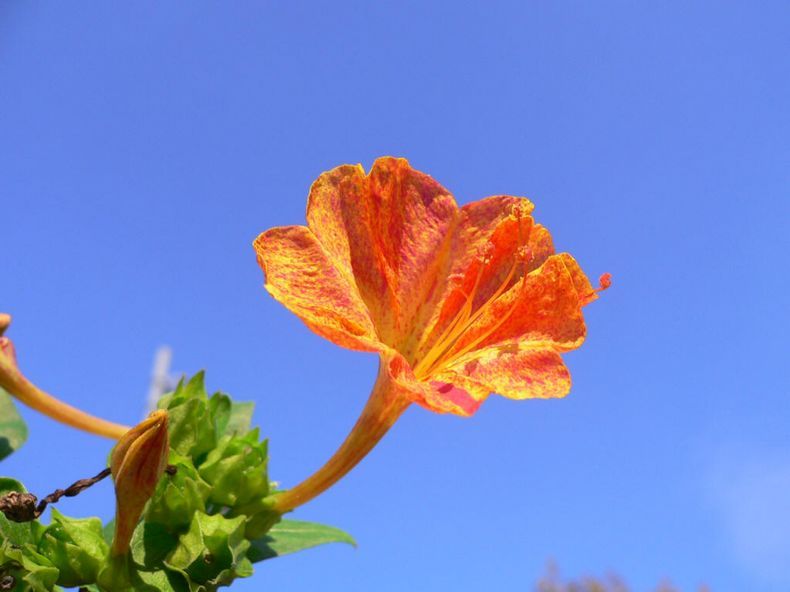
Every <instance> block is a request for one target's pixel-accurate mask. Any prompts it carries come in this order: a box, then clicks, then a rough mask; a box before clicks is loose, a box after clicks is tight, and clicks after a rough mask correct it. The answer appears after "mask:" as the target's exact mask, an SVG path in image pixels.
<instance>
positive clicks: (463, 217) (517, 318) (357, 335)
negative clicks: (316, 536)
mask: <svg viewBox="0 0 790 592" xmlns="http://www.w3.org/2000/svg"><path fill="white" fill-rule="evenodd" d="M532 210H533V205H532V203H531V202H530V201H529V200H527V199H526V198H522V197H512V196H506V195H498V196H493V197H488V198H485V199H482V200H480V201H476V202H473V203H470V204H468V205H465V206H463V207H460V208H459V207H458V206H457V204H456V202H455V200H454V199H453V196H452V195H451V194H450V193H449V192H448V191H447V190H446V189H444V188H443V187H442V186H441V185H440V184H439V183H437V182H436V181H434V180H433V179H432V178H431V177H429V176H428V175H426V174H424V173H421V172H419V171H416V170H414V169H412V168H411V167H410V166H409V164H408V162H407V161H406V160H404V159H396V158H381V159H379V160H377V161H376V162H375V164H374V165H373V168H372V170H371V171H370V174H368V175H366V174H365V172H364V170H363V169H362V167H361V166H341V167H338V168H336V169H333V170H331V171H329V172H327V173H324V174H323V175H321V176H320V177H319V178H318V180H317V181H316V182H315V183H314V184H313V186H312V188H311V190H310V196H309V200H308V205H307V226H285V227H277V228H272V229H270V230H268V231H266V232H264V233H263V234H261V235H260V236H258V238H257V239H256V240H255V242H254V247H255V250H256V252H257V256H258V261H259V263H260V265H261V267H262V268H263V271H264V274H265V276H266V288H267V290H268V291H269V292H270V293H271V294H272V296H274V297H275V298H276V299H277V300H279V301H280V302H282V303H283V304H284V305H285V306H286V307H288V308H289V309H290V310H291V311H293V312H294V313H295V314H297V315H298V316H299V317H300V318H301V319H302V320H303V321H304V322H305V323H306V324H307V326H308V327H310V328H311V329H312V330H313V331H315V332H316V333H318V334H319V335H321V336H323V337H325V338H327V339H329V340H330V341H333V342H334V343H336V344H338V345H341V346H343V347H347V348H350V349H355V350H362V351H373V352H377V353H378V354H379V355H380V359H381V366H380V371H379V378H378V381H377V385H376V387H374V390H373V394H372V395H371V397H370V400H369V402H368V406H367V408H366V410H365V411H364V412H363V415H362V417H361V418H360V421H359V422H358V424H357V426H356V427H355V428H354V430H352V433H351V435H350V436H349V440H350V441H351V442H350V443H349V440H347V441H346V444H347V445H348V446H346V444H344V446H343V447H341V450H339V451H338V454H336V455H335V457H333V459H332V460H330V463H329V464H332V462H333V460H337V459H336V457H337V456H338V455H340V459H339V461H338V462H339V463H340V464H339V465H338V466H336V467H334V468H333V469H332V470H333V471H335V474H333V475H332V476H331V477H330V476H328V475H327V474H324V475H323V479H324V480H327V479H328V480H329V481H332V479H334V477H335V476H336V473H338V472H339V473H343V472H345V471H347V470H349V469H350V467H351V466H353V465H354V464H356V462H358V460H359V458H361V456H364V454H365V453H366V452H367V450H365V448H367V449H368V450H369V448H370V447H372V445H373V444H375V441H377V440H378V439H379V438H380V437H381V436H382V435H383V433H384V432H386V430H387V429H388V428H389V427H390V426H391V425H392V423H394V421H395V419H397V417H398V415H399V414H400V413H401V412H402V411H403V409H405V407H406V406H408V404H409V403H412V402H415V403H418V404H419V405H421V406H423V407H425V408H427V409H430V410H432V411H436V412H440V413H453V414H457V415H463V416H469V415H471V414H473V413H474V412H475V411H476V410H477V409H478V407H479V406H480V404H481V403H482V402H483V401H484V400H485V398H486V397H487V396H488V395H489V394H490V393H499V394H500V395H503V396H505V397H508V398H512V399H526V398H549V397H562V396H564V395H566V394H567V393H568V392H569V390H570V384H571V381H570V374H569V372H568V369H567V368H566V367H565V365H564V364H563V361H562V358H561V355H560V354H562V353H563V352H567V351H569V350H572V349H575V348H577V347H579V346H580V345H581V343H582V342H583V341H584V337H585V324H584V318H583V316H582V307H583V306H584V305H586V304H588V303H590V302H591V301H592V300H594V299H595V298H596V297H597V292H598V290H600V288H599V289H594V288H593V287H592V285H591V284H590V282H589V280H588V279H587V277H586V276H585V274H584V273H583V272H582V271H581V269H580V268H579V266H578V264H577V263H576V261H575V260H574V259H573V257H571V256H570V255H569V254H567V253H560V254H555V253H554V247H553V244H552V240H551V235H550V234H549V232H548V231H547V230H546V229H545V228H544V227H543V226H541V225H539V224H537V223H535V221H534V220H533V218H532V216H531V213H532ZM608 284H609V277H608V275H606V276H602V278H601V287H606V286H608ZM357 440H359V441H357ZM371 441H372V444H371ZM344 449H345V450H344ZM360 455H361V456H360ZM357 457H359V458H357ZM340 461H342V462H340ZM347 465H350V466H347ZM328 472H331V471H329V470H327V471H324V473H328ZM319 473H320V471H319ZM320 476H321V475H319V477H320ZM341 476H342V474H341ZM314 477H315V476H314ZM338 478H339V477H338ZM330 484H331V483H330ZM325 485H326V484H325V483H323V482H322V483H321V484H319V483H317V482H316V483H312V484H310V487H312V489H311V491H310V493H309V494H308V492H307V491H299V489H300V488H301V485H300V486H297V488H295V489H296V490H297V491H296V493H294V490H291V492H286V493H284V494H282V496H281V498H280V499H282V498H285V501H282V502H279V505H280V507H281V508H287V506H291V507H293V506H294V503H295V504H296V505H298V504H299V503H303V502H304V501H306V499H309V497H311V496H313V495H314V494H315V491H316V490H317V489H320V488H321V487H324V486H325ZM326 486H328V485H326ZM302 494H304V495H302ZM300 496H301V497H300ZM297 498H298V499H297ZM287 509H290V508H287Z"/></svg>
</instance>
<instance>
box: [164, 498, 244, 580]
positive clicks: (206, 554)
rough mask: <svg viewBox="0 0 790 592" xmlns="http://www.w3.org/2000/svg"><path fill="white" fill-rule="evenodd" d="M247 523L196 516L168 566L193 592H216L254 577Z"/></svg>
mask: <svg viewBox="0 0 790 592" xmlns="http://www.w3.org/2000/svg"><path fill="white" fill-rule="evenodd" d="M244 522H245V519H244V517H243V516H239V517H238V518H225V517H224V516H222V515H221V514H216V515H214V516H209V515H208V514H204V513H197V514H195V517H194V519H193V520H192V524H191V525H190V527H189V532H187V533H185V534H183V535H182V536H181V537H180V539H179V541H178V545H177V546H176V548H175V549H174V550H173V552H172V553H171V554H170V557H168V559H167V561H166V563H165V565H167V567H169V568H170V569H173V570H176V571H179V572H181V573H182V574H183V575H184V576H185V577H186V578H187V581H188V583H189V589H190V591H191V592H200V591H203V590H214V589H216V588H217V587H218V586H222V585H228V584H230V583H231V582H232V581H233V580H234V579H235V578H237V577H248V576H250V575H252V564H251V563H250V562H249V560H248V559H247V555H246V554H247V549H249V547H250V542H249V541H248V540H247V539H245V538H244Z"/></svg>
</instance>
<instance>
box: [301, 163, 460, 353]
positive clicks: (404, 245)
mask: <svg viewBox="0 0 790 592" xmlns="http://www.w3.org/2000/svg"><path fill="white" fill-rule="evenodd" d="M457 217H458V207H457V206H456V204H455V200H454V199H453V197H452V196H451V195H450V194H449V193H448V192H447V190H445V189H444V188H443V187H442V186H441V185H439V184H438V183H437V182H436V181H434V180H433V179H432V178H431V177H429V176H428V175H425V174H423V173H420V172H419V171H415V170H414V169H412V168H411V167H410V166H409V163H408V162H407V161H406V160H405V159H402V158H381V159H378V160H377V161H376V162H375V163H374V165H373V168H372V169H371V171H370V175H368V176H367V177H364V176H363V171H362V169H361V167H350V166H345V167H339V168H337V169H334V170H332V171H329V172H328V173H324V174H323V175H321V177H320V178H319V179H318V180H317V181H316V183H315V184H314V185H313V187H312V189H311V191H310V201H309V204H308V209H307V221H308V225H309V226H310V228H311V230H312V231H313V232H314V233H315V235H316V236H317V237H318V240H319V241H320V242H321V243H322V245H324V248H325V251H326V252H327V253H328V254H329V255H330V257H331V258H332V259H333V260H334V261H336V262H337V263H336V266H337V267H339V268H343V267H347V268H348V269H350V271H351V273H353V276H354V278H355V281H356V284H357V287H358V289H359V294H360V295H361V297H362V299H363V300H364V302H365V303H366V305H367V307H368V310H369V311H370V315H371V318H372V320H373V323H374V325H375V326H376V329H377V331H378V334H379V336H380V337H381V339H382V341H383V342H384V343H387V344H388V345H390V346H392V347H395V348H398V347H399V346H401V345H402V344H403V342H404V341H406V340H407V339H408V338H409V336H410V335H411V333H412V332H413V330H414V327H415V326H416V325H417V323H418V319H419V317H420V316H421V309H422V307H423V306H424V305H425V302H426V301H428V300H429V299H430V294H431V292H432V291H433V290H435V289H436V285H437V282H438V278H439V277H440V276H441V272H442V271H443V268H444V264H445V261H446V259H447V254H448V248H449V239H450V237H451V235H452V229H453V227H454V225H455V223H456V220H457Z"/></svg>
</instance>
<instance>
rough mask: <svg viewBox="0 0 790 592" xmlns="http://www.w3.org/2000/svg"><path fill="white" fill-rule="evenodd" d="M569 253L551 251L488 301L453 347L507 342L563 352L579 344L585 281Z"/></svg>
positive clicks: (462, 348) (583, 331)
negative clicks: (489, 303) (500, 294)
mask: <svg viewBox="0 0 790 592" xmlns="http://www.w3.org/2000/svg"><path fill="white" fill-rule="evenodd" d="M582 278H584V279H585V280H586V277H585V276H584V273H583V272H582V271H581V270H580V269H579V267H578V264H577V263H576V261H575V260H574V259H573V257H571V256H570V255H568V254H566V253H563V254H561V255H552V256H551V257H549V258H548V259H547V260H546V262H545V263H544V264H543V265H541V266H540V267H539V268H538V269H536V270H535V271H533V272H532V273H530V274H528V275H527V276H525V277H524V278H523V279H522V281H520V282H518V283H517V284H516V285H514V286H513V287H512V288H510V290H508V291H507V292H506V293H505V294H503V295H502V296H500V297H499V298H498V299H497V300H496V301H494V302H493V303H492V305H491V306H489V307H488V308H487V309H486V311H485V313H484V314H482V315H481V316H480V318H479V319H477V321H475V323H474V324H473V325H472V326H471V327H470V328H469V329H468V330H467V331H466V333H465V334H464V335H463V336H462V337H461V338H460V339H459V340H458V343H456V344H455V346H454V347H453V351H454V352H464V351H471V350H474V349H483V348H485V347H489V346H493V345H506V344H509V343H514V342H520V343H524V342H527V343H533V344H535V343H539V344H546V345H548V346H549V347H551V349H554V350H555V351H559V352H563V351H568V350H571V349H575V348H577V347H579V346H580V345H581V344H582V342H583V341H584V337H585V334H586V327H585V325H584V317H583V315H582V306H583V305H584V304H585V303H586V302H587V298H588V297H589V294H588V293H579V289H582V290H586V286H589V282H585V281H583V280H582Z"/></svg>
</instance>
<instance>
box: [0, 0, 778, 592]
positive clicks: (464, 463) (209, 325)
mask: <svg viewBox="0 0 790 592" xmlns="http://www.w3.org/2000/svg"><path fill="white" fill-rule="evenodd" d="M788 105H790V7H788V4H787V3H786V2H761V3H755V2H740V3H734V2H651V3H647V2H625V1H622V2H521V1H513V2H479V3H466V2H452V3H451V2H449V1H448V2H380V3H372V2H355V3H350V2H310V3H308V2H224V3H219V2H217V3H205V2H190V3H146V2H137V3H132V4H122V3H117V2H113V3H103V2H92V3H89V2H85V3H77V4H75V3H69V4H66V3H63V4H58V3H24V2H4V3H2V5H0V204H2V209H0V212H1V215H0V226H1V228H2V230H1V231H0V232H2V253H3V255H2V258H1V259H0V260H1V261H2V268H1V269H0V309H2V310H5V311H7V312H10V313H12V314H13V315H14V317H15V321H14V325H13V328H12V332H11V335H12V337H13V338H14V340H15V341H16V343H17V345H18V350H19V356H20V362H21V364H22V365H23V367H24V369H25V370H26V371H27V372H28V374H29V375H30V376H31V377H33V378H34V379H35V380H36V381H37V382H39V383H40V384H41V385H42V386H43V387H45V388H48V389H49V390H51V391H52V392H53V393H56V394H58V395H59V396H61V397H62V398H64V399H66V400H68V401H70V402H73V403H75V404H77V405H79V406H82V407H84V408H86V409H89V410H91V411H93V412H95V413H97V414H100V415H103V416H106V417H108V418H112V419H114V420H118V421H124V422H134V421H136V420H137V419H139V418H140V417H141V414H142V413H143V400H144V397H145V392H146V389H147V386H148V373H149V370H150V366H151V361H152V357H153V354H154V351H155V349H156V347H157V346H158V345H160V344H169V345H170V346H172V347H173V349H174V351H175V358H174V368H175V369H176V370H180V371H184V372H188V373H192V372H195V371H197V370H199V369H201V368H204V367H205V368H206V369H207V370H208V383H209V386H210V387H211V388H216V389H218V388H222V389H224V390H226V391H228V392H230V393H232V394H233V395H234V396H235V397H237V398H240V399H252V400H255V401H256V402H257V403H258V409H257V414H256V419H257V421H258V423H259V424H260V425H261V426H262V428H263V431H264V433H266V434H268V435H269V436H270V437H271V454H272V460H271V474H272V477H273V478H275V479H277V480H279V481H280V482H281V483H282V484H283V485H284V486H288V485H292V484H294V483H295V482H296V481H298V480H299V479H301V478H302V477H304V476H305V475H307V474H308V473H309V472H310V471H311V470H312V469H314V468H316V467H317V466H318V465H319V464H320V463H321V462H322V461H323V460H324V459H325V458H326V457H327V456H328V455H329V454H330V453H331V452H332V450H333V449H334V447H335V446H336V445H337V444H338V443H339V442H340V441H341V439H342V437H343V436H344V434H345V433H346V431H347V429H348V428H349V427H350V424H351V423H352V422H353V420H354V418H355V416H356V413H357V412H358V410H359V409H360V408H361V406H362V404H363V402H364V400H365V399H366V397H367V394H368V390H369V388H370V385H371V384H372V381H373V377H374V374H375V371H376V359H375V357H374V356H373V355H370V354H362V353H354V352H349V351H345V350H341V349H340V348H338V347H336V346H333V345H331V344H330V343H328V342H326V341H324V340H323V339H321V338H319V337H317V336H315V335H313V334H312V333H310V332H309V331H308V330H307V329H306V328H304V326H303V325H302V324H301V322H300V321H299V320H298V319H297V318H296V317H294V316H293V315H291V314H290V313H289V312H287V311H286V310H285V309H284V308H283V307H282V306H280V305H279V304H278V303H276V302H275V301H274V300H273V299H271V298H270V297H269V296H268V295H267V294H266V293H265V291H264V290H263V287H262V275H261V272H260V270H259V269H258V267H257V265H256V262H255V257H254V253H253V251H252V248H251V246H250V243H251V241H252V239H253V238H254V237H255V236H256V235H257V233H258V232H260V231H262V230H264V229H266V228H268V227H270V226H273V225H280V224H300V223H303V220H304V208H305V199H306V195H307V190H308V187H309V185H310V183H311V181H312V180H313V179H314V178H315V177H316V176H317V175H318V174H319V173H321V172H322V171H324V170H327V169H329V168H332V167H334V166H336V165H339V164H342V163H357V162H361V163H362V164H363V165H365V166H366V167H369V166H370V164H371V163H372V162H373V160H374V159H375V158H376V157H377V156H380V155H387V154H391V155H398V156H405V157H407V158H409V159H410V160H411V162H412V164H413V165H414V166H415V167H416V168H418V169H421V170H423V171H426V172H428V173H429V174H431V175H433V176H434V177H435V178H436V179H437V180H439V181H440V182H441V183H443V184H444V185H445V186H446V187H447V188H449V189H450V190H451V191H452V192H453V193H454V194H455V195H456V197H457V199H458V200H459V202H461V203H465V202H468V201H471V200H474V199H479V198H481V197H483V196H486V195H490V194H496V193H512V194H520V195H528V196H530V197H531V198H532V199H533V201H534V202H535V204H536V213H535V215H536V218H537V219H538V221H540V222H541V223H543V224H545V225H546V226H548V227H549V229H550V230H551V231H552V232H553V234H554V238H555V242H556V245H557V247H558V248H559V249H560V250H567V251H569V252H571V253H573V254H574V256H576V258H577V259H578V260H579V261H580V262H581V264H582V266H583V267H584V269H585V270H586V271H587V272H588V273H589V274H590V275H591V276H593V277H597V276H598V275H599V274H600V273H602V272H605V271H609V272H611V273H612V274H613V277H614V287H613V288H612V289H611V290H609V291H608V292H607V293H606V294H605V295H604V297H603V298H602V299H601V300H600V301H598V302H596V303H595V304H593V305H591V306H590V307H588V308H587V309H586V310H587V319H588V328H589V338H588V340H587V342H586V344H585V345H584V347H583V348H582V349H581V350H579V351H577V352H574V353H573V354H571V355H568V356H567V361H568V364H569V366H570V368H571V371H572V374H573V378H574V387H573V392H572V393H571V395H570V396H569V397H568V398H567V399H564V400H562V401H525V402H514V401H508V400H504V399H500V398H498V397H492V398H491V399H490V400H489V401H488V402H487V403H486V404H485V405H484V406H483V408H482V409H481V411H480V412H479V413H478V414H477V416H475V417H474V418H472V419H469V420H464V419H460V418H455V417H443V416H438V415H434V414H431V413H429V412H426V411H423V410H422V409H419V408H414V409H412V410H410V411H409V412H408V413H407V414H406V415H405V417H404V418H403V419H402V420H401V421H400V422H399V424H398V425H397V426H396V427H395V428H394V430H393V431H392V432H391V433H390V434H389V435H388V437H387V438H386V439H385V441H384V442H383V443H382V445H381V446H380V447H379V448H377V449H376V450H375V451H374V453H373V454H372V455H371V456H370V457H369V458H368V459H366V460H365V461H364V463H363V464H362V465H361V466H360V467H359V468H358V469H356V470H355V471H354V472H353V473H352V474H351V475H350V476H349V477H348V478H347V479H346V480H344V481H343V482H342V483H341V484H340V485H338V486H337V487H335V488H334V489H332V490H331V491H330V492H329V493H327V494H326V495H324V496H323V497H321V498H320V499H319V500H316V501H315V502H313V503H311V504H309V505H308V506H306V507H304V508H302V509H301V510H300V511H299V512H298V517H301V518H304V519H314V520H318V521H323V522H327V523H331V524H335V525H338V526H341V527H343V528H345V529H347V530H348V531H349V532H351V533H353V534H354V535H355V536H356V537H357V539H358V541H359V544H360V546H359V549H358V550H356V551H354V550H352V549H350V548H347V547H344V546H336V547H325V548H321V549H318V550H314V551H310V552H307V553H304V554H303V555H300V556H293V557H289V558H284V559H281V560H277V561H273V562H270V563H269V564H264V565H262V566H260V567H259V569H258V573H257V575H256V577H255V578H254V579H252V580H251V581H247V582H243V583H239V584H238V585H237V586H236V588H234V589H237V590H239V591H244V590H250V591H251V590H259V589H262V588H263V587H266V588H271V589H287V590H295V591H296V590H304V591H308V590H309V591H313V590H322V591H323V590H359V591H368V590H376V591H379V592H386V591H390V590H391V591H401V590H431V591H432V590H440V591H443V590H452V591H454V592H459V591H466V590H504V591H510V590H513V591H523V590H529V589H530V586H531V585H532V583H533V582H534V581H535V580H536V579H537V578H538V576H539V575H540V573H541V572H542V570H543V566H544V564H545V562H546V561H547V560H548V559H550V558H553V559H555V560H556V561H557V563H558V564H559V565H560V566H561V567H562V568H563V569H564V571H565V572H567V573H568V574H570V575H581V574H584V573H603V572H605V571H607V570H609V569H612V570H615V571H618V572H619V573H621V574H622V575H623V576H624V577H625V578H626V579H627V580H629V581H630V582H632V583H633V585H634V586H635V587H636V588H637V589H638V590H647V589H648V587H649V586H651V585H653V584H655V583H656V582H657V581H659V580H660V579H661V578H663V577H670V578H672V580H673V581H674V582H676V583H677V584H678V585H680V586H682V587H683V588H684V589H686V590H691V589H692V588H693V586H695V585H696V584H698V583H700V582H706V583H708V584H709V585H710V586H711V587H712V589H713V590H714V591H715V592H727V591H742V590H749V591H750V592H763V591H765V592H769V591H770V592H773V591H776V590H782V589H785V590H786V589H790V569H788V567H787V566H788V562H787V557H788V556H790V496H789V495H788V491H790V430H789V429H788V425H790V423H789V422H788V419H790V413H789V412H790V399H789V398H788V390H789V389H788V386H789V385H790V377H789V376H788V364H787V362H788V359H787V358H788V355H787V354H788V346H787V332H788V330H789V329H790V323H789V322H788V312H787V295H788V289H789V288H790V285H788V282H787V274H788V272H787V262H786V260H785V259H784V257H786V256H787V255H788V246H789V245H788V240H787V233H788V230H790V229H789V228H788V220H790V207H788V204H789V203H790V195H789V193H790V140H788V138H790V109H788ZM25 417H26V418H27V419H28V420H29V423H30V425H31V429H32V436H31V439H30V442H29V443H28V445H27V446H26V447H25V448H24V449H23V450H22V451H21V452H20V453H19V454H18V455H15V456H14V457H12V458H11V459H9V460H8V461H7V462H4V463H3V466H2V472H3V473H10V474H13V475H14V476H16V477H19V478H20V479H22V480H23V481H25V482H26V483H27V484H28V486H29V488H30V489H31V490H33V491H36V492H40V493H45V492H48V491H50V490H52V489H53V488H54V487H57V486H63V485H66V484H67V483H69V482H70V481H71V480H73V479H76V478H78V477H84V476H87V475H89V474H92V473H93V472H95V471H96V470H97V469H98V468H100V467H101V466H102V465H103V462H104V460H105V455H106V454H107V451H108V449H109V442H107V441H104V440H101V439H98V438H94V437H91V436H87V435H80V434H78V433H74V432H72V431H69V430H67V429H66V428H61V427H59V426H56V425H54V424H53V423H52V422H50V421H49V420H45V419H41V418H38V417H36V416H35V415H34V414H32V413H30V412H27V411H25ZM101 488H103V490H102V489H101ZM63 508H64V511H67V512H69V513H75V514H80V513H81V514H85V515H89V514H94V513H100V514H102V515H104V516H105V517H106V516H108V515H110V514H111V512H112V504H111V495H110V490H109V486H108V484H103V485H102V486H98V487H97V490H94V491H91V492H89V493H86V494H84V495H83V496H80V497H79V498H77V499H75V500H73V501H67V502H64V503H63Z"/></svg>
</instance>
